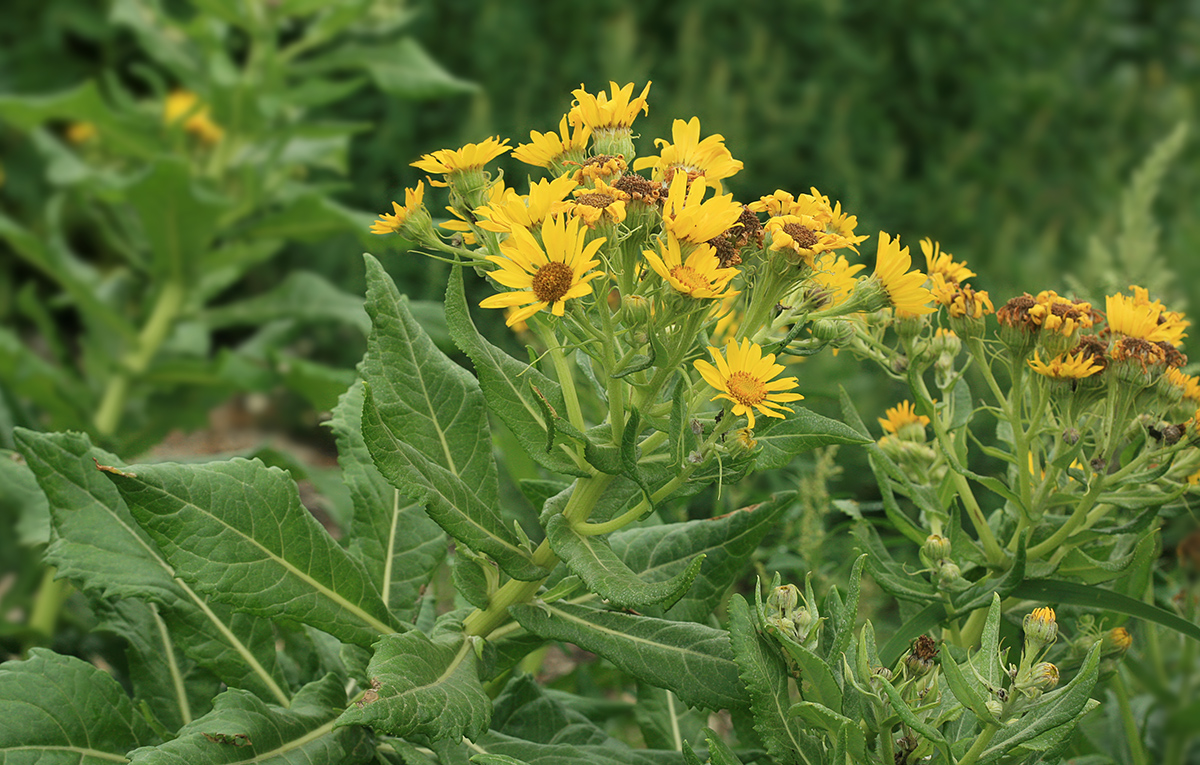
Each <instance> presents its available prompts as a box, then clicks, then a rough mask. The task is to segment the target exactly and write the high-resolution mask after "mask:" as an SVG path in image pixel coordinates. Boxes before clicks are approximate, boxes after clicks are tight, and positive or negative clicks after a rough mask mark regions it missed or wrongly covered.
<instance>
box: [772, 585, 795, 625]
mask: <svg viewBox="0 0 1200 765" xmlns="http://www.w3.org/2000/svg"><path fill="white" fill-rule="evenodd" d="M799 602H800V588H798V587H797V586H796V585H794V584H785V585H783V586H781V587H776V588H774V589H772V590H771V594H770V595H768V596H767V608H770V609H772V610H774V611H775V612H777V613H778V614H779V615H780V616H782V617H784V618H787V619H790V618H791V616H792V612H793V611H795V610H796V604H797V603H799Z"/></svg>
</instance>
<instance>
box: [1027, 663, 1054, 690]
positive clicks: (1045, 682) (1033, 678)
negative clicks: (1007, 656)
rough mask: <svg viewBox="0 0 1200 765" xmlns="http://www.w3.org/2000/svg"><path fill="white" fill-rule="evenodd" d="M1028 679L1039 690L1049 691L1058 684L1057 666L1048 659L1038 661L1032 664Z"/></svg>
mask: <svg viewBox="0 0 1200 765" xmlns="http://www.w3.org/2000/svg"><path fill="white" fill-rule="evenodd" d="M1029 681H1030V682H1031V683H1032V684H1033V687H1034V688H1037V689H1038V690H1040V691H1043V692H1045V691H1051V690H1054V687H1055V686H1056V685H1058V667H1056V666H1054V665H1053V664H1051V663H1050V662H1048V661H1039V662H1038V663H1037V664H1034V665H1033V670H1032V671H1031V672H1030V675H1029Z"/></svg>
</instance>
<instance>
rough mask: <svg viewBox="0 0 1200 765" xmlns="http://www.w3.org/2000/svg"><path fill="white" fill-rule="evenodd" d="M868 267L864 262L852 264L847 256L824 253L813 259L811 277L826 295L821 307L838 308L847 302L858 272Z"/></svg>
mask: <svg viewBox="0 0 1200 765" xmlns="http://www.w3.org/2000/svg"><path fill="white" fill-rule="evenodd" d="M864 268H866V266H864V265H863V264H862V263H855V264H853V265H851V264H850V262H849V261H847V260H846V258H845V256H842V255H834V254H833V253H824V254H822V255H821V256H820V257H819V258H817V259H816V260H814V261H813V269H812V273H811V274H809V278H810V279H811V280H812V281H813V282H815V283H816V285H817V287H818V289H820V290H821V292H822V293H823V295H824V303H823V305H822V306H821V308H823V309H824V308H836V307H837V306H839V305H841V304H842V303H844V302H846V298H848V297H850V293H852V292H854V285H855V284H857V283H858V277H857V276H856V274H857V273H858V272H859V271H861V270H863V269H864Z"/></svg>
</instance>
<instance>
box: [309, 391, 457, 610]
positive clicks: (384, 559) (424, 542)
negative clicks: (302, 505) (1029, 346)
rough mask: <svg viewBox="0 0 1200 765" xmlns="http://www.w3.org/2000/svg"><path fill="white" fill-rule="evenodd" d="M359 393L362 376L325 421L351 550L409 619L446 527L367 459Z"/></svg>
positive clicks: (437, 561) (439, 555)
mask: <svg viewBox="0 0 1200 765" xmlns="http://www.w3.org/2000/svg"><path fill="white" fill-rule="evenodd" d="M363 398H364V396H363V384H362V382H361V381H360V382H357V383H355V384H354V385H353V386H352V387H351V388H350V389H349V390H347V391H346V392H345V393H344V394H343V395H342V397H341V399H340V400H339V401H338V405H337V408H336V409H334V411H333V418H332V419H331V420H330V423H329V424H330V427H331V428H332V430H333V432H334V434H335V435H336V436H337V448H338V462H339V463H340V464H341V467H342V479H343V480H344V481H345V483H346V486H347V487H349V489H350V496H351V498H352V499H353V501H354V517H353V520H352V521H351V526H350V530H351V541H350V552H351V553H352V554H354V555H355V556H356V557H358V559H359V560H361V561H362V562H363V564H364V565H365V566H366V568H367V572H368V573H369V574H370V576H371V581H372V582H374V584H375V587H376V588H377V589H378V590H379V593H380V595H381V596H382V597H383V602H384V604H385V605H387V607H388V609H389V610H390V611H391V612H392V613H393V614H394V615H395V616H396V618H398V619H400V620H402V621H404V622H412V620H413V618H415V616H416V609H417V601H418V600H419V599H420V596H421V591H422V589H423V588H424V587H425V585H427V584H428V583H429V581H430V580H431V579H432V578H433V574H434V572H436V571H437V569H438V566H440V565H441V563H442V561H443V560H445V558H446V547H447V539H446V533H445V532H444V531H442V528H441V527H440V526H438V525H437V524H436V523H434V522H433V520H431V519H430V518H429V516H428V515H426V514H425V509H424V508H423V507H421V504H420V503H418V502H413V501H412V500H410V499H408V498H407V497H405V496H404V495H403V494H401V493H400V491H399V490H398V489H396V488H395V487H393V486H392V485H391V484H389V483H388V482H387V479H385V478H384V477H383V476H382V475H381V474H380V473H379V470H378V469H377V468H376V467H375V463H374V462H372V461H371V454H370V451H369V450H368V449H367V444H366V442H365V441H364V440H363V436H362V410H363Z"/></svg>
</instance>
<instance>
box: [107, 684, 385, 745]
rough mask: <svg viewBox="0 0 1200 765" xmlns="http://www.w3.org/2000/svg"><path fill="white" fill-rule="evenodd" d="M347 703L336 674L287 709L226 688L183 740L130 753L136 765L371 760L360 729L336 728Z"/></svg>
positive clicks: (189, 727) (366, 738) (299, 695)
mask: <svg viewBox="0 0 1200 765" xmlns="http://www.w3.org/2000/svg"><path fill="white" fill-rule="evenodd" d="M345 705H346V692H345V689H344V688H343V686H342V681H341V680H340V679H339V678H338V677H337V675H333V674H330V675H326V676H325V677H323V678H322V679H320V680H318V681H316V682H313V683H309V684H308V685H306V686H305V687H304V688H302V689H300V692H299V693H297V694H296V697H295V699H293V701H292V704H291V706H290V707H288V708H286V709H285V708H283V707H277V706H273V705H269V704H265V703H264V702H263V701H262V700H261V699H259V698H258V697H256V696H254V695H253V694H250V693H246V692H245V691H239V690H233V689H231V690H228V691H225V692H224V693H222V694H221V695H220V696H218V697H217V698H216V699H215V700H214V701H213V711H211V712H209V713H208V714H206V715H205V716H204V717H201V718H200V719H198V720H196V721H195V722H193V723H191V724H190V725H187V726H184V728H183V729H181V730H180V731H179V736H178V737H177V738H175V739H173V740H171V741H168V742H167V743H165V744H161V745H159V746H156V747H149V748H144V749H137V750H135V751H133V752H132V753H131V754H130V762H132V763H135V764H136V765H194V764H195V763H202V762H219V763H226V764H227V765H242V764H243V763H244V764H245V765H251V763H253V765H261V764H266V765H292V763H319V762H328V763H334V762H336V763H347V765H353V764H354V763H360V762H369V761H371V760H372V759H374V757H375V747H374V746H373V745H372V743H371V740H370V738H369V736H368V735H367V732H366V731H365V730H363V729H362V728H358V727H353V726H350V727H335V725H334V718H336V717H337V715H338V713H339V712H340V711H341V710H342V708H343V707H345Z"/></svg>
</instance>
